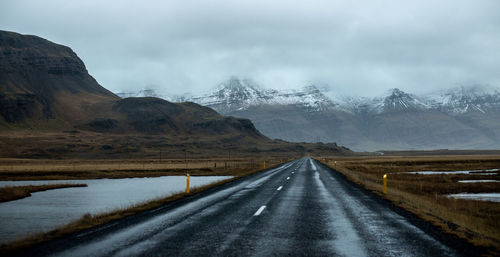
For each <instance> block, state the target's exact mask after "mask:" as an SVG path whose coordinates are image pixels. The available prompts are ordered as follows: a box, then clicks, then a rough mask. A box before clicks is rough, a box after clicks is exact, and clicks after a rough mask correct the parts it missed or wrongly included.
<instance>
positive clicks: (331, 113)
mask: <svg viewBox="0 0 500 257" xmlns="http://www.w3.org/2000/svg"><path fill="white" fill-rule="evenodd" d="M499 92H500V91H499V90H498V89H487V88H481V87H469V88H467V87H460V88H454V89H449V90H444V91H438V92H435V93H432V94H426V95H416V94H412V93H409V92H404V91H402V90H400V89H391V90H389V91H388V92H384V93H383V94H382V95H380V96H378V97H358V96H341V95H335V94H334V93H335V92H324V91H322V90H321V89H319V88H318V87H316V86H314V85H311V84H310V85H307V86H305V87H303V88H302V89H300V90H276V89H268V88H264V87H261V86H260V85H259V84H258V83H256V82H254V81H252V80H249V79H239V78H231V79H229V80H227V81H225V82H223V83H221V84H220V85H219V86H218V87H217V88H215V89H214V90H212V91H211V92H209V93H206V94H201V95H197V96H193V95H184V96H181V97H172V98H171V99H169V100H173V101H177V102H184V101H191V102H195V103H198V104H201V105H205V106H208V107H211V108H213V109H214V110H216V111H218V112H219V113H221V114H223V115H230V116H236V117H241V118H248V119H251V120H252V121H253V123H254V124H255V126H256V128H257V129H258V130H259V131H260V132H262V133H263V134H264V135H266V136H268V137H271V138H279V139H284V140H287V141H295V142H297V141H299V142H300V141H304V142H316V141H323V142H337V143H339V144H341V145H345V146H347V147H349V148H351V149H354V150H361V151H373V150H380V149H392V150H395V149H402V150H408V149H492V148H495V149H498V148H500V93H499ZM119 95H120V96H122V97H123V96H124V95H123V94H119ZM128 96H158V94H156V93H155V92H154V91H153V92H151V91H141V92H138V93H135V94H130V95H128Z"/></svg>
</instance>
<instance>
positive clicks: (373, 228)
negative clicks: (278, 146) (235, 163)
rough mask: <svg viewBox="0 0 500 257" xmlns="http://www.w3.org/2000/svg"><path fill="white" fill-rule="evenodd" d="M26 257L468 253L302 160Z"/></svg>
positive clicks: (51, 244) (36, 250)
mask: <svg viewBox="0 0 500 257" xmlns="http://www.w3.org/2000/svg"><path fill="white" fill-rule="evenodd" d="M23 255H31V256H46V255H48V256H71V257H77V256H270V255H272V256H304V255H307V256H471V255H474V252H473V250H471V248H470V246H464V244H462V243H461V242H457V241H455V239H453V238H451V237H450V236H446V235H443V234H441V233H440V232H438V231H437V230H436V229H435V228H434V227H432V226H430V225H429V224H427V223H425V222H423V221H421V220H418V219H417V218H415V217H414V216H413V215H411V214H408V213H406V212H405V211H402V210H400V209H398V208H395V207H393V206H392V205H391V204H390V203H389V202H387V201H385V200H382V199H380V198H379V197H378V196H375V195H373V194H372V193H370V192H367V191H366V190H364V189H362V188H359V187H358V186H356V185H354V184H353V183H351V182H349V181H347V180H346V179H345V178H344V177H343V176H342V175H340V174H338V173H337V172H334V171H332V170H330V169H329V168H327V167H325V166H323V165H322V164H320V163H318V162H316V161H314V160H312V159H310V158H302V159H299V160H295V161H292V162H289V163H286V164H284V165H281V166H279V167H277V168H274V169H271V170H268V171H264V172H261V173H258V174H256V175H252V176H249V177H246V178H243V179H240V180H238V181H235V182H231V183H229V184H226V185H224V186H221V187H218V188H216V189H213V190H209V191H206V192H203V193H201V194H199V195H194V196H191V197H188V198H186V199H183V200H181V201H178V202H175V203H171V204H167V205H165V206H164V207H162V208H159V209H156V210H152V211H149V212H145V213H142V214H139V215H135V216H132V217H129V218H125V219H123V220H120V221H117V222H114V223H112V224H108V225H105V226H102V227H99V228H96V229H92V230H91V231H88V232H85V233H80V234H77V235H74V236H71V237H68V238H64V239H60V240H55V241H52V242H49V243H45V244H43V245H41V246H38V247H36V248H33V249H30V250H29V251H28V252H24V253H23Z"/></svg>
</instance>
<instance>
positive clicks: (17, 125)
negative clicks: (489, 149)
mask: <svg viewBox="0 0 500 257" xmlns="http://www.w3.org/2000/svg"><path fill="white" fill-rule="evenodd" d="M0 110H1V111H0V148H1V151H0V157H28V158H33V157H44V158H67V157H75V158H76V157H78V158H87V157H92V158H103V156H115V157H116V158H121V157H125V156H126V157H130V155H131V154H132V155H134V156H149V154H154V155H156V152H157V151H158V149H165V150H167V151H169V152H170V153H177V155H180V154H181V153H186V152H188V151H189V152H190V153H191V154H192V155H196V154H199V155H203V154H210V155H212V156H214V155H217V154H218V153H222V152H224V153H223V154H225V150H228V149H229V150H230V151H232V152H233V154H236V152H238V151H239V152H242V153H253V154H255V153H263V152H273V153H285V154H286V153H289V154H290V153H293V154H297V155H302V154H304V153H307V152H311V151H321V152H322V151H327V152H334V153H341V152H346V151H347V150H346V149H345V148H342V147H338V146H336V145H333V144H331V145H325V144H309V145H303V144H291V143H287V142H284V141H281V140H270V139H269V138H267V137H265V136H263V135H262V134H261V133H260V132H259V131H258V130H257V129H256V128H255V127H254V125H253V124H252V122H251V121H250V120H248V119H237V118H234V117H226V116H221V115H220V114H218V113H217V112H215V111H214V110H212V109H210V108H208V107H203V106H201V105H198V104H195V103H189V102H186V103H171V102H168V101H165V100H162V99H159V98H153V97H140V98H125V99H121V98H119V97H118V96H116V95H114V94H113V93H111V92H109V91H108V90H106V89H105V88H103V87H102V86H101V85H99V84H98V83H97V82H96V80H95V79H94V78H92V77H91V76H90V75H89V74H88V72H87V70H86V68H85V65H84V64H83V62H82V61H81V60H80V58H78V56H77V55H76V54H75V53H74V52H73V51H72V50H71V49H70V48H68V47H66V46H62V45H58V44H55V43H52V42H50V41H47V40H45V39H42V38H39V37H36V36H28V35H20V34H17V33H14V32H6V31H0Z"/></svg>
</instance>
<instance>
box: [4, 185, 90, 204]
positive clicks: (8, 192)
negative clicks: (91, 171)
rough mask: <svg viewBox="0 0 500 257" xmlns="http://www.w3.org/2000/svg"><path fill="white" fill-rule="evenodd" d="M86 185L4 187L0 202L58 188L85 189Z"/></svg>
mask: <svg viewBox="0 0 500 257" xmlns="http://www.w3.org/2000/svg"><path fill="white" fill-rule="evenodd" d="M86 186H87V185H86V184H53V185H27V186H6V187H2V188H0V202H8V201H13V200H18V199H22V198H25V197H29V196H31V193H35V192H40V191H47V190H52V189H58V188H68V187H86Z"/></svg>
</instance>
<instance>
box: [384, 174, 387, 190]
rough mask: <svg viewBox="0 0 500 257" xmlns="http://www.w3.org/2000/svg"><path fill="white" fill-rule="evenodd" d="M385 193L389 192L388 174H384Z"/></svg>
mask: <svg viewBox="0 0 500 257" xmlns="http://www.w3.org/2000/svg"><path fill="white" fill-rule="evenodd" d="M384 194H387V174H384Z"/></svg>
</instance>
